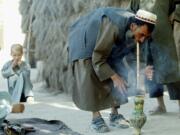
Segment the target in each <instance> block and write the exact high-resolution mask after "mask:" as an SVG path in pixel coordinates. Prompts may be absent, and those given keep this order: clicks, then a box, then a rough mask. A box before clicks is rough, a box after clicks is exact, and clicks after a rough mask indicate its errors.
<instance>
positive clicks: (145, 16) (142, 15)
mask: <svg viewBox="0 0 180 135" xmlns="http://www.w3.org/2000/svg"><path fill="white" fill-rule="evenodd" d="M135 18H136V19H139V20H141V21H144V22H147V23H151V24H156V21H157V16H156V14H153V13H151V12H149V11H146V10H142V9H139V10H138V11H137V13H136V15H135Z"/></svg>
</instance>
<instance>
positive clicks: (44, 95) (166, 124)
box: [0, 62, 180, 135]
mask: <svg viewBox="0 0 180 135" xmlns="http://www.w3.org/2000/svg"><path fill="white" fill-rule="evenodd" d="M0 64H1V66H2V63H1V62H0ZM1 66H0V67H1ZM36 73H37V72H36V70H32V77H31V79H32V81H33V82H34V83H33V84H34V94H35V102H34V103H33V104H27V103H26V104H25V107H26V109H25V112H24V113H22V114H10V115H9V116H8V118H43V119H47V120H54V119H55V120H61V121H63V122H64V123H65V124H66V125H68V126H69V127H70V128H71V129H72V130H74V131H77V132H79V133H81V134H83V135H96V134H97V133H94V132H93V131H92V130H91V129H90V126H89V124H90V122H91V113H90V112H86V111H82V110H79V109H78V108H77V107H76V106H75V105H74V104H73V102H72V100H71V97H70V96H68V95H67V94H65V93H58V92H57V91H56V90H52V91H48V90H47V88H46V87H45V84H44V83H43V82H38V83H37V82H36V83H35V81H34V79H35V78H36ZM0 90H7V86H6V80H4V79H3V78H2V76H1V75H0ZM133 99H134V97H130V98H129V103H127V104H126V105H123V106H122V107H121V108H120V109H119V112H120V113H122V114H123V115H124V116H125V117H126V118H130V117H131V113H132V111H133V107H134V104H133ZM165 104H166V106H167V111H168V113H167V114H164V115H157V116H150V115H148V110H150V109H152V108H153V107H154V106H155V105H156V100H154V99H149V98H148V95H146V98H145V106H144V112H145V114H146V115H147V122H146V123H145V125H144V127H143V128H142V133H143V135H180V118H179V115H178V114H179V113H178V105H177V102H176V101H171V100H169V97H168V94H167V93H166V92H165ZM109 113H110V110H104V111H102V116H103V117H104V119H105V121H106V122H107V124H108V117H109ZM132 133H133V128H128V129H111V132H109V133H104V134H103V135H119V134H121V135H132ZM98 135H99V134H98Z"/></svg>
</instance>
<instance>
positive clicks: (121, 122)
mask: <svg viewBox="0 0 180 135" xmlns="http://www.w3.org/2000/svg"><path fill="white" fill-rule="evenodd" d="M109 121H110V123H109V124H110V126H111V127H116V128H129V126H130V124H129V121H128V120H126V119H125V118H124V116H123V115H122V114H110V118H109Z"/></svg>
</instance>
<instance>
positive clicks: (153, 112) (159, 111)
mask: <svg viewBox="0 0 180 135" xmlns="http://www.w3.org/2000/svg"><path fill="white" fill-rule="evenodd" d="M166 112H167V111H166V108H165V107H160V106H158V107H156V108H155V109H153V110H150V111H149V115H161V114H164V113H166Z"/></svg>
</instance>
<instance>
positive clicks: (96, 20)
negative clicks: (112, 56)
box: [68, 7, 133, 62]
mask: <svg viewBox="0 0 180 135" xmlns="http://www.w3.org/2000/svg"><path fill="white" fill-rule="evenodd" d="M103 16H106V17H108V18H109V19H110V20H111V21H112V22H113V23H114V24H115V25H117V26H118V28H119V33H120V35H119V39H120V42H119V43H122V44H123V42H124V38H125V33H126V30H127V25H128V20H129V17H131V16H133V14H132V13H130V12H128V11H126V10H123V9H119V8H110V7H109V8H99V9H96V10H95V11H93V12H91V13H89V14H88V15H86V16H84V17H81V18H80V19H78V20H77V21H76V22H75V23H74V24H73V25H72V26H71V27H70V29H69V37H68V45H69V47H68V49H69V61H70V62H72V61H75V60H78V59H87V58H91V57H92V53H93V50H94V48H95V44H96V39H97V34H98V31H99V27H100V24H101V22H102V18H103ZM120 46H121V47H122V46H123V45H120ZM121 47H120V48H119V50H122V48H121ZM116 48H117V46H115V45H114V46H113V50H114V51H117V49H116ZM113 50H112V51H113Z"/></svg>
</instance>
